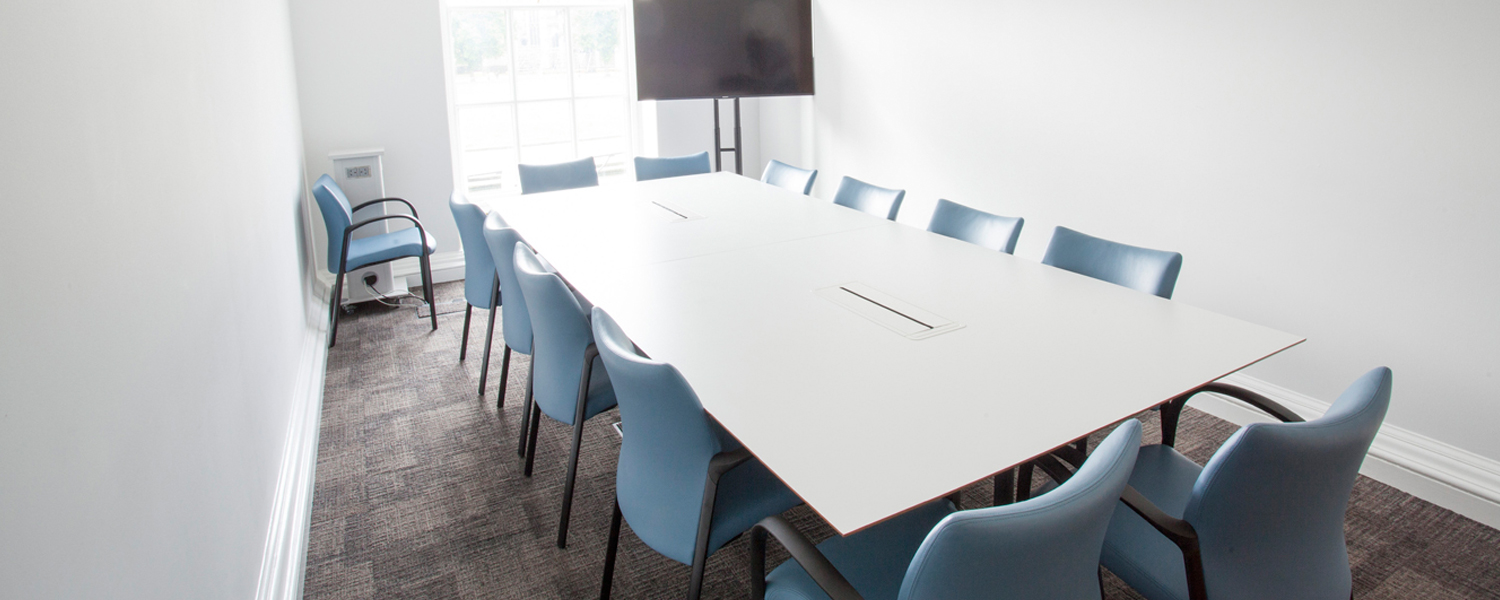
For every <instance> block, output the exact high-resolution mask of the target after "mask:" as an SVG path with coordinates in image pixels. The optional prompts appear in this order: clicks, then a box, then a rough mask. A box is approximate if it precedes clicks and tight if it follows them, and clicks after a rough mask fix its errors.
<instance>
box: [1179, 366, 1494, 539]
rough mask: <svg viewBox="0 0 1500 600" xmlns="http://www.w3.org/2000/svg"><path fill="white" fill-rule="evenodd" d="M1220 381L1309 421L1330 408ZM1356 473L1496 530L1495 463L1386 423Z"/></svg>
mask: <svg viewBox="0 0 1500 600" xmlns="http://www.w3.org/2000/svg"><path fill="white" fill-rule="evenodd" d="M1221 381H1223V382H1224V383H1228V384H1231V385H1237V386H1239V387H1242V388H1245V389H1248V390H1250V391H1253V392H1256V393H1259V394H1262V395H1264V396H1266V397H1267V398H1270V399H1272V400H1275V401H1276V402H1278V403H1280V404H1282V405H1283V406H1285V407H1287V408H1289V409H1291V410H1292V411H1293V412H1295V413H1297V414H1298V415H1301V416H1302V417H1303V418H1306V419H1309V420H1311V419H1313V418H1316V417H1318V416H1321V415H1322V414H1323V413H1324V412H1327V410H1328V407H1329V406H1330V403H1329V402H1324V401H1322V400H1318V399H1316V398H1312V397H1310V396H1306V395H1304V394H1301V393H1298V392H1294V391H1292V390H1289V389H1286V388H1284V387H1281V386H1278V385H1276V384H1273V383H1268V382H1265V381H1262V380H1260V379H1256V378H1254V377H1251V376H1249V375H1243V374H1234V375H1230V376H1228V377H1225V378H1224V379H1222V380H1221ZM1398 398H1399V396H1398ZM1393 401H1395V400H1394V399H1393ZM1188 405H1189V406H1192V407H1193V408H1196V409H1198V410H1201V411H1203V412H1206V413H1208V414H1211V415H1214V416H1216V417H1219V418H1221V419H1224V420H1226V421H1229V422H1231V423H1235V424H1237V425H1244V424H1247V423H1251V422H1256V421H1261V422H1265V421H1270V420H1271V419H1270V418H1269V417H1267V416H1265V415H1264V414H1263V413H1261V412H1260V411H1257V410H1255V409H1252V408H1249V407H1248V406H1246V405H1244V404H1242V403H1240V402H1238V401H1235V400H1231V399H1229V398H1226V397H1223V396H1219V395H1217V394H1199V395H1197V396H1194V397H1193V399H1192V400H1191V401H1189V402H1188ZM1360 473H1362V474H1364V475H1366V476H1368V477H1370V478H1372V479H1375V480H1376V481H1380V482H1382V483H1385V484H1387V485H1390V486H1391V487H1394V488H1396V489H1399V490H1401V491H1403V492H1406V493H1408V494H1411V495H1413V496H1416V497H1418V498H1421V499H1423V500H1426V501H1428V502H1431V503H1433V504H1436V505H1438V506H1441V507H1443V508H1446V509H1448V510H1451V511H1453V512H1456V513H1458V514H1461V515H1464V516H1466V517H1468V518H1470V519H1474V520H1475V521H1479V522H1480V523H1484V524H1485V525H1488V526H1490V527H1494V528H1497V529H1500V462H1496V461H1494V460H1491V459H1488V458H1485V457H1483V456H1479V455H1477V454H1474V453H1473V452H1469V451H1467V450H1464V449H1462V448H1455V447H1453V446H1450V445H1448V444H1445V443H1443V442H1440V441H1437V440H1435V439H1432V438H1430V437H1427V436H1424V435H1422V434H1419V433H1415V432H1413V431H1409V430H1406V429H1402V428H1401V427H1398V426H1395V425H1392V424H1390V423H1386V424H1385V425H1383V426H1382V427H1381V428H1380V433H1379V434H1376V436H1375V442H1374V443H1373V444H1371V445H1370V454H1369V456H1368V457H1366V458H1365V463H1364V466H1363V468H1361V469H1360Z"/></svg>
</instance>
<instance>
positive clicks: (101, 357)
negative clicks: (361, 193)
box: [0, 0, 322, 599]
mask: <svg viewBox="0 0 1500 600" xmlns="http://www.w3.org/2000/svg"><path fill="white" fill-rule="evenodd" d="M0 81H3V82H5V83H4V84H3V85H0V115H3V116H0V140H3V141H0V198H4V204H5V212H6V216H5V218H4V221H3V223H4V225H3V226H0V227H3V235H0V254H3V255H4V256H6V257H7V260H6V262H5V265H6V266H5V277H6V279H7V281H10V282H11V283H12V285H11V286H10V287H8V288H7V292H6V293H4V294H0V320H3V327H0V329H3V331H4V333H3V335H0V355H3V359H0V597H3V598H195V599H196V598H236V599H242V598H250V597H252V596H253V595H254V594H255V593H256V584H257V576H258V574H259V570H260V566H261V560H262V551H263V549H264V547H265V545H266V540H267V532H268V528H269V525H270V519H271V512H272V505H273V498H272V496H273V491H274V488H275V486H276V480H277V471H278V466H279V463H280V461H281V458H282V450H283V442H284V440H285V438H286V434H287V430H288V429H287V428H288V419H289V417H290V415H291V414H292V412H293V406H292V404H293V402H292V397H293V395H294V387H296V383H297V380H298V377H299V371H305V369H304V368H303V367H304V365H302V364H300V363H301V362H303V361H302V359H303V357H304V354H303V352H304V349H305V348H307V347H308V344H307V342H308V341H309V340H310V339H311V338H312V337H315V336H314V335H313V334H315V333H316V331H317V328H318V327H320V326H321V321H322V317H321V314H318V313H317V312H316V311H315V310H314V309H315V303H311V302H309V300H310V299H309V294H308V293H307V291H306V290H307V289H308V285H309V282H310V277H308V270H307V267H306V265H307V264H308V260H307V257H306V255H305V254H306V244H305V243H304V239H305V237H304V236H303V235H302V232H301V230H300V227H301V226H302V225H303V215H304V214H305V212H304V207H303V206H302V205H301V198H302V190H303V187H304V184H303V178H302V161H301V137H300V131H299V125H298V118H297V107H296V91H295V89H294V85H295V82H294V78H293V74H292V55H291V38H290V32H289V29H288V25H287V8H286V3H285V2H284V1H282V0H246V1H242V2H218V3H192V2H178V1H170V0H140V1H138V2H128V3H123V2H108V1H103V0H59V1H54V2H6V3H3V4H0Z"/></svg>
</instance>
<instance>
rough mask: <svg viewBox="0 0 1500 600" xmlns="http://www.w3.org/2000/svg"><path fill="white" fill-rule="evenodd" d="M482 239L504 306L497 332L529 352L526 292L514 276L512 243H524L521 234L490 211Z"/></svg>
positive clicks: (512, 346)
mask: <svg viewBox="0 0 1500 600" xmlns="http://www.w3.org/2000/svg"><path fill="white" fill-rule="evenodd" d="M484 241H485V245H486V246H489V252H490V258H491V261H492V263H493V264H494V265H495V272H496V273H498V274H499V275H500V289H501V290H502V291H503V292H504V293H505V308H504V309H502V310H501V311H500V318H501V319H502V320H501V327H502V329H501V333H503V334H504V335H505V345H506V346H510V349H511V350H514V351H516V352H520V353H521V354H531V314H530V313H528V312H526V310H527V309H526V294H523V293H521V283H520V282H519V281H517V279H516V260H515V253H516V244H524V243H525V242H523V241H522V240H521V234H519V233H516V230H514V229H511V227H510V225H508V224H506V222H505V219H502V218H500V213H490V216H489V217H486V218H485V220H484Z"/></svg>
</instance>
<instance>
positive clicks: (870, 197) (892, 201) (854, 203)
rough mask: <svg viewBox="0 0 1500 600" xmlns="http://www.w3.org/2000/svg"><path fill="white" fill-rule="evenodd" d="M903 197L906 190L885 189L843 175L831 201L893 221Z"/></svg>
mask: <svg viewBox="0 0 1500 600" xmlns="http://www.w3.org/2000/svg"><path fill="white" fill-rule="evenodd" d="M904 197H906V190H892V189H887V188H883V187H880V186H877V185H870V184H868V183H865V182H863V181H860V180H858V179H855V178H853V177H845V178H844V179H843V180H842V181H840V182H839V190H838V191H837V192H835V193H834V194H833V203H834V204H838V205H841V206H847V207H849V208H852V209H854V210H857V211H860V212H863V213H868V214H872V215H875V216H877V217H885V218H887V219H890V220H892V221H894V220H896V213H897V212H900V210H901V199H902V198H904Z"/></svg>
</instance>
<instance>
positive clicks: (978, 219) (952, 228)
mask: <svg viewBox="0 0 1500 600" xmlns="http://www.w3.org/2000/svg"><path fill="white" fill-rule="evenodd" d="M1025 224H1026V220H1025V219H1022V218H1020V217H1002V216H1000V215H992V214H990V213H987V212H984V211H982V210H976V209H973V208H969V207H967V206H964V205H962V204H959V203H957V202H949V201H947V200H938V201H937V208H936V209H934V210H933V211H932V221H931V222H929V223H928V224H927V230H928V231H931V232H933V233H938V234H942V235H946V236H948V237H951V238H957V239H960V240H963V241H965V242H969V243H971V244H976V245H979V246H984V247H985V248H989V249H991V250H999V251H1001V252H1004V253H1006V254H1015V252H1016V240H1019V239H1021V226H1022V225H1025Z"/></svg>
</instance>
